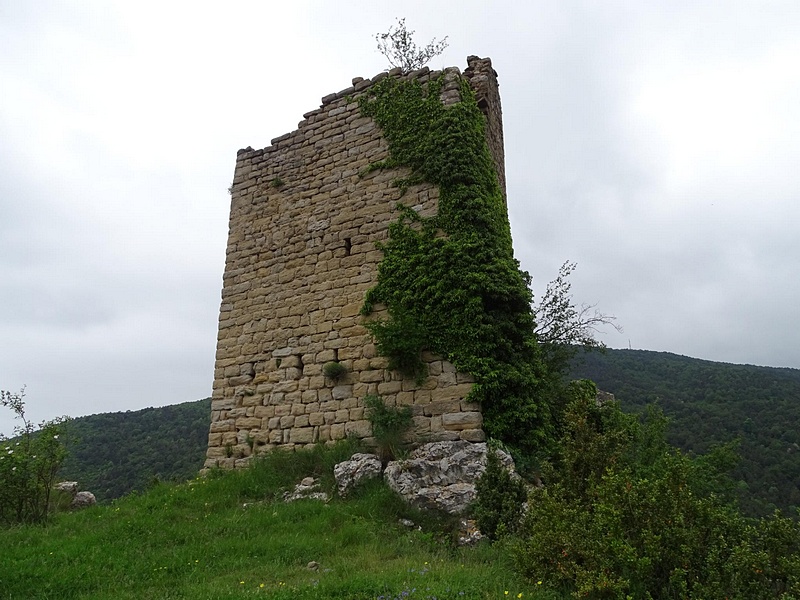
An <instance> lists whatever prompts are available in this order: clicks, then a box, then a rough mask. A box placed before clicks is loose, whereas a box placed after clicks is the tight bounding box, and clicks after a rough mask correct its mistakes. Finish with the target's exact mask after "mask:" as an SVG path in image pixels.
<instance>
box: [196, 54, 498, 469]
mask: <svg viewBox="0 0 800 600" xmlns="http://www.w3.org/2000/svg"><path fill="white" fill-rule="evenodd" d="M467 61H468V64H469V67H468V68H467V69H466V70H465V72H464V73H463V75H462V74H461V73H460V72H459V70H458V69H457V68H455V67H451V68H448V69H445V71H444V72H430V71H428V69H427V68H425V69H422V70H420V71H417V72H414V73H411V74H409V75H406V76H405V77H410V78H415V79H418V80H419V81H420V82H422V83H424V82H426V81H429V80H431V79H433V78H437V77H439V76H441V75H444V77H445V80H446V82H447V83H446V84H445V86H444V88H443V91H442V94H441V99H442V102H443V103H445V104H452V103H455V102H459V101H460V94H459V91H458V85H459V80H460V78H462V77H465V78H467V79H468V80H469V82H470V85H471V86H472V88H473V90H474V92H475V95H476V99H477V100H478V104H479V106H480V107H481V109H482V110H483V112H484V114H485V115H486V117H487V128H486V131H487V141H488V143H489V147H490V150H491V151H492V154H493V156H494V159H495V164H496V168H497V172H498V178H499V180H500V183H501V186H502V187H503V189H504V190H505V173H504V165H503V131H502V116H501V111H500V97H499V93H498V89H497V79H496V73H495V72H494V71H493V69H492V66H491V61H490V60H489V59H488V58H487V59H479V58H477V57H474V56H471V57H469V58H468V59H467ZM383 77H401V75H400V74H399V73H398V72H396V71H390V72H389V73H381V74H379V75H378V76H377V77H374V78H373V79H372V80H364V79H361V78H356V79H354V80H353V86H352V87H350V88H347V89H345V90H342V91H341V92H338V93H336V94H330V95H329V96H325V97H324V98H323V99H322V106H321V107H320V108H318V109H317V110H314V111H311V112H309V113H306V114H305V115H303V121H301V122H300V124H299V125H298V129H297V130H296V131H294V132H292V133H288V134H286V135H283V136H280V137H278V138H275V139H274V140H272V142H271V144H272V145H271V146H270V147H268V148H265V149H263V150H253V149H252V148H247V149H245V150H240V151H239V152H238V155H237V160H236V169H235V173H234V179H233V185H232V188H231V214H230V226H229V237H228V247H227V260H226V265H225V274H224V278H223V290H222V304H221V307H220V319H219V335H218V341H217V355H216V365H215V370H214V386H213V394H212V405H211V409H212V415H211V428H210V432H209V443H208V454H207V460H206V463H205V466H206V467H213V466H221V467H227V468H231V467H234V466H243V465H245V464H247V462H248V460H249V459H250V457H251V456H253V455H254V454H256V453H258V452H260V451H263V450H268V449H271V448H274V447H276V446H279V445H281V446H288V447H295V446H304V445H307V444H312V443H316V442H329V441H335V440H339V439H342V438H344V437H346V436H348V435H355V436H357V437H360V438H366V440H367V441H370V436H371V430H370V424H369V421H367V420H366V418H365V416H364V407H363V399H364V397H365V396H367V395H368V394H378V395H380V396H381V397H382V398H383V400H384V401H385V402H386V403H387V404H389V405H409V406H411V407H412V410H413V414H414V433H415V435H416V436H417V439H419V440H426V441H427V440H455V439H464V440H469V441H481V440H483V439H484V434H483V431H482V429H481V426H482V419H481V414H480V408H479V406H477V405H475V404H473V403H468V402H466V401H465V400H464V398H465V397H466V396H467V394H468V393H469V391H470V389H471V387H472V381H473V380H472V378H471V377H470V376H469V375H467V374H464V373H457V372H456V371H455V369H454V367H453V365H452V364H450V363H449V362H447V361H444V360H441V359H440V358H439V357H436V356H432V355H427V356H425V357H424V358H425V360H426V362H427V363H428V370H429V377H428V378H427V379H426V380H425V381H423V382H422V384H421V385H417V384H416V383H415V381H414V380H413V379H408V378H404V377H403V376H402V375H401V374H399V373H397V372H393V371H389V370H387V369H386V365H387V360H386V359H385V358H384V357H381V356H378V355H377V352H376V349H375V345H374V343H373V340H372V338H371V336H370V334H369V333H368V331H367V330H366V329H365V328H364V327H363V322H364V317H362V316H360V315H359V311H360V309H361V307H362V304H363V301H364V295H365V293H366V291H367V290H368V289H369V288H371V287H372V286H374V285H375V283H376V281H377V272H378V264H379V262H380V260H381V258H382V252H381V251H380V250H378V249H377V248H376V245H375V243H376V242H379V241H382V240H386V239H387V237H388V228H389V224H390V223H391V222H393V221H394V220H396V218H397V216H398V215H397V212H396V211H395V207H396V204H397V201H398V200H399V198H400V191H399V190H398V189H397V188H396V187H394V186H393V185H392V182H393V181H394V180H395V179H396V178H397V177H398V176H400V175H402V173H401V172H400V171H399V170H397V169H395V170H386V169H384V170H376V171H372V172H370V173H366V169H367V167H368V166H369V165H370V164H371V163H374V162H377V161H381V160H384V159H386V158H387V156H388V145H387V143H386V141H385V140H384V139H383V138H382V136H381V131H380V129H378V127H377V126H376V125H375V124H374V122H373V121H372V119H370V118H367V117H363V116H362V115H361V114H360V111H359V106H358V101H357V99H358V97H359V96H360V95H361V94H363V92H364V91H365V90H367V89H368V88H369V87H370V86H371V85H373V84H374V83H376V82H377V81H379V80H380V79H382V78H383ZM437 198H438V190H437V189H436V187H435V186H432V185H428V184H423V185H417V186H413V187H412V188H410V189H409V190H408V191H406V193H405V195H404V196H403V199H402V201H403V203H404V204H405V205H406V206H412V207H413V208H414V209H415V210H417V211H418V212H419V213H421V214H423V215H431V214H435V212H436V210H437ZM381 313H382V311H381V310H376V311H374V313H373V315H371V316H370V318H380V317H381V316H382V315H381ZM384 316H385V313H384ZM328 361H338V362H340V363H341V364H342V365H343V366H344V367H345V368H346V369H347V374H346V375H345V376H344V377H342V378H340V379H339V380H338V381H332V380H330V379H327V378H326V377H325V376H324V375H323V371H322V368H323V365H324V364H325V363H326V362H328Z"/></svg>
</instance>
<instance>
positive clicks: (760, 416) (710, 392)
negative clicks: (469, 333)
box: [572, 350, 800, 515]
mask: <svg viewBox="0 0 800 600" xmlns="http://www.w3.org/2000/svg"><path fill="white" fill-rule="evenodd" d="M572 376H573V377H575V378H587V379H591V380H593V381H595V382H596V383H597V386H598V387H599V388H600V389H602V390H605V391H608V392H611V393H613V394H614V395H615V396H616V398H617V400H619V401H620V403H621V405H622V408H623V410H626V411H631V412H639V411H641V410H643V409H644V407H645V406H646V405H648V404H650V403H656V404H658V406H660V407H661V408H662V409H663V411H664V413H665V414H666V415H667V416H668V417H669V418H670V421H671V422H670V427H669V430H668V432H667V433H668V439H669V441H670V442H671V443H672V444H674V445H676V446H678V447H680V448H683V449H685V450H689V451H692V452H696V453H702V452H705V451H706V450H707V449H708V448H709V447H710V446H711V445H712V444H715V443H721V442H727V441H730V440H734V439H739V440H741V443H740V446H739V450H738V451H739V454H740V455H741V461H740V464H739V465H738V466H737V467H736V469H735V471H734V473H733V475H734V477H735V478H736V479H739V480H741V482H742V483H740V488H739V497H740V501H741V503H742V508H743V509H744V510H745V511H746V512H748V513H750V514H757V515H763V514H765V513H768V512H771V510H773V509H774V508H775V507H777V508H780V509H782V510H783V511H784V512H786V513H787V514H788V513H792V514H793V512H794V511H793V510H791V508H790V507H793V506H794V507H796V506H800V431H798V425H799V424H800V370H797V369H779V368H772V367H756V366H752V365H733V364H727V363H717V362H711V361H705V360H699V359H694V358H688V357H686V356H679V355H676V354H670V353H667V352H650V351H644V350H607V351H606V352H604V353H600V352H591V353H588V354H582V355H580V356H579V357H578V358H577V359H576V361H575V363H574V365H573V369H572Z"/></svg>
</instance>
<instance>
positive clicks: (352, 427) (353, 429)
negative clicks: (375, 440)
mask: <svg viewBox="0 0 800 600" xmlns="http://www.w3.org/2000/svg"><path fill="white" fill-rule="evenodd" d="M344 430H345V434H346V435H354V436H356V437H359V438H365V437H368V436H370V435H372V424H371V423H370V422H369V421H367V420H366V419H364V420H361V421H347V423H345V424H344Z"/></svg>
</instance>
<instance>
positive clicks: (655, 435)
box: [514, 383, 800, 600]
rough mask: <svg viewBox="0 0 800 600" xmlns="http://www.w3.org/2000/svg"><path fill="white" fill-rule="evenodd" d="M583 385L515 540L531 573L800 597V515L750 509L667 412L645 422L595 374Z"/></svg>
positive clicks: (633, 589)
mask: <svg viewBox="0 0 800 600" xmlns="http://www.w3.org/2000/svg"><path fill="white" fill-rule="evenodd" d="M573 393H574V399H573V401H572V403H571V404H570V405H569V407H568V409H567V411H566V413H565V416H564V430H563V431H564V434H563V437H562V439H561V441H560V444H559V448H560V452H559V453H558V454H557V455H556V456H555V458H554V460H553V461H552V462H551V463H550V464H549V465H548V466H547V468H546V469H545V470H544V473H543V477H544V479H545V486H544V487H543V488H540V489H536V490H534V491H533V492H532V493H531V496H530V502H529V511H528V513H527V515H526V517H525V520H524V522H523V526H522V528H521V532H520V537H519V541H518V542H517V544H516V547H515V552H514V554H515V559H516V561H517V564H518V566H519V568H520V569H521V570H522V572H523V573H525V574H527V575H529V576H531V577H536V578H537V579H539V580H542V581H544V582H545V584H546V585H547V586H548V587H550V588H553V589H557V590H560V591H562V592H570V593H571V594H572V595H573V596H574V597H576V598H614V599H619V600H627V599H628V598H637V599H639V598H642V599H653V600H662V599H679V598H680V599H685V598H688V599H698V600H699V599H701V598H747V599H753V600H759V599H767V598H780V599H782V600H789V599H790V598H798V597H800V525H798V523H796V522H794V521H792V520H791V519H787V518H785V517H782V516H781V515H780V514H775V515H773V517H771V518H770V519H765V520H760V521H755V520H748V519H746V518H745V517H743V516H742V515H741V513H740V512H739V511H738V510H737V509H736V507H735V506H733V505H732V504H729V503H727V502H725V501H724V500H723V499H721V498H720V497H719V496H718V495H717V494H716V493H715V492H714V491H713V490H710V489H709V488H708V486H709V481H708V480H707V475H708V470H709V468H710V464H711V462H713V461H703V460H698V459H693V458H691V457H689V456H686V455H685V454H682V453H681V452H680V451H678V450H677V449H674V448H671V447H669V446H668V445H667V444H666V442H665V441H664V422H663V418H662V417H661V416H660V415H658V414H657V413H651V418H650V419H649V420H648V421H646V422H645V423H644V424H641V423H640V422H639V421H638V420H637V418H636V417H634V416H630V415H625V414H623V413H622V412H621V411H620V409H619V406H618V405H616V404H614V403H609V404H605V405H599V404H598V403H597V402H596V400H595V391H594V386H593V385H591V384H589V383H582V384H579V385H576V386H574V388H573Z"/></svg>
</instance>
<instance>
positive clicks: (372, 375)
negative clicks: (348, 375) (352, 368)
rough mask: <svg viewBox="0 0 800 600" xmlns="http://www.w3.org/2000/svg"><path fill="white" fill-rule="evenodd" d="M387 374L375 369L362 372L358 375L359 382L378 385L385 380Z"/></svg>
mask: <svg viewBox="0 0 800 600" xmlns="http://www.w3.org/2000/svg"><path fill="white" fill-rule="evenodd" d="M384 374H385V372H384V370H383V369H374V370H371V371H361V372H360V373H358V380H359V381H360V382H362V383H378V382H382V381H383V380H384V379H385V376H384Z"/></svg>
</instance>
